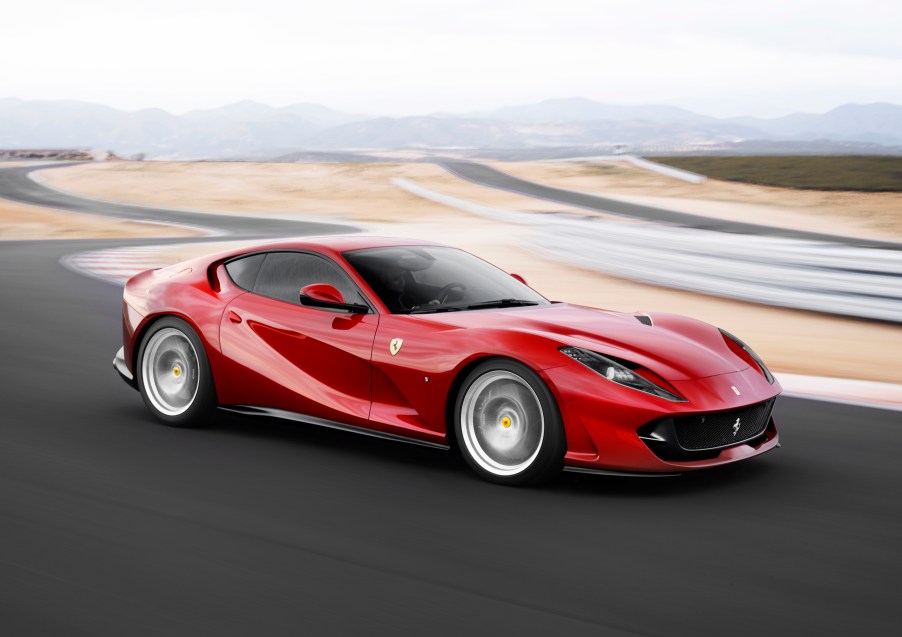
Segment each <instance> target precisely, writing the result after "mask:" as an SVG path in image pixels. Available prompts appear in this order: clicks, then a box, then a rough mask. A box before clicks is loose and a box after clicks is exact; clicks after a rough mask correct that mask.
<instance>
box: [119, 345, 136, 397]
mask: <svg viewBox="0 0 902 637" xmlns="http://www.w3.org/2000/svg"><path fill="white" fill-rule="evenodd" d="M113 369H115V370H116V371H117V372H118V373H119V376H121V377H122V380H124V381H125V382H126V383H128V384H129V385H130V386H131V387H132V389H138V383H137V382H136V381H135V377H134V375H133V374H132V373H131V372H130V371H129V369H128V365H126V364H125V348H124V347H120V348H119V351H118V352H116V356H114V357H113Z"/></svg>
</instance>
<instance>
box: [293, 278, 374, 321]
mask: <svg viewBox="0 0 902 637" xmlns="http://www.w3.org/2000/svg"><path fill="white" fill-rule="evenodd" d="M300 300H301V305H306V306H308V307H322V308H326V309H330V310H346V311H348V312H351V313H352V314H366V313H367V312H369V311H370V308H368V307H367V306H366V305H361V304H359V303H345V297H343V296H342V294H341V292H339V291H338V288H336V287H335V286H334V285H329V284H328V283H314V284H312V285H306V286H304V287H302V288H301V294H300Z"/></svg>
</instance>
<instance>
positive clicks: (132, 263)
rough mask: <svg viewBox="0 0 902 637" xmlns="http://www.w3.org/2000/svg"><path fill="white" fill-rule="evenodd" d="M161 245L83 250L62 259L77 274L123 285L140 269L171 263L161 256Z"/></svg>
mask: <svg viewBox="0 0 902 637" xmlns="http://www.w3.org/2000/svg"><path fill="white" fill-rule="evenodd" d="M162 247H163V246H142V247H136V248H111V249H109V250H94V251H91V252H80V253H78V254H70V255H69V256H66V257H63V258H62V259H60V263H62V264H63V266H65V267H66V268H68V269H69V270H72V271H73V272H77V273H78V274H83V275H85V276H89V277H92V278H95V279H100V280H101V281H106V282H107V283H114V284H116V285H124V284H125V282H126V281H128V280H129V279H130V278H131V277H133V276H134V275H136V274H138V273H139V272H144V270H151V269H154V268H165V267H166V266H168V265H171V264H170V263H169V262H167V261H166V260H165V259H163V258H162V257H161V256H160V250H161V249H162Z"/></svg>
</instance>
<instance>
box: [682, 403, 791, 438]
mask: <svg viewBox="0 0 902 637" xmlns="http://www.w3.org/2000/svg"><path fill="white" fill-rule="evenodd" d="M773 407H774V400H773V399H771V400H768V401H766V402H763V403H758V404H757V405H751V406H750V407H743V408H742V409H733V410H730V411H719V412H713V413H708V414H693V415H691V416H678V417H676V418H674V419H673V423H674V430H675V431H676V437H677V442H679V444H680V446H681V447H682V448H683V449H686V450H690V451H702V450H705V449H720V448H722V447H730V446H732V445H736V444H739V443H742V442H745V441H747V440H751V439H752V438H755V437H757V436H759V435H761V433H762V432H763V431H764V429H765V428H766V427H767V423H768V421H770V412H771V410H772V409H773Z"/></svg>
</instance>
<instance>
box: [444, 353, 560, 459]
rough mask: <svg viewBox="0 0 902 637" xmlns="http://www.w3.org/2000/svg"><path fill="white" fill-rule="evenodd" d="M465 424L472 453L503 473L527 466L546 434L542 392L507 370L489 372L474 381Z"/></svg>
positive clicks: (463, 418) (464, 407)
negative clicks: (539, 393)
mask: <svg viewBox="0 0 902 637" xmlns="http://www.w3.org/2000/svg"><path fill="white" fill-rule="evenodd" d="M460 424H461V432H462V434H463V443H464V444H465V445H466V447H467V450H468V451H469V452H470V456H471V457H472V458H473V459H474V460H475V461H476V462H477V463H478V464H479V466H480V467H482V468H483V469H485V470H486V471H488V472H490V473H493V474H495V475H497V476H511V475H516V474H518V473H520V472H522V471H524V470H525V469H527V468H528V467H529V466H530V465H531V464H532V463H533V461H534V460H535V459H536V456H538V455H539V450H540V449H541V448H542V441H543V440H544V438H545V416H544V414H543V412H542V405H541V403H540V402H539V397H538V396H537V395H536V392H535V391H533V388H532V387H530V385H529V383H527V382H526V381H525V380H524V379H523V378H521V377H520V376H518V375H517V374H515V373H513V372H509V371H505V370H495V371H490V372H486V373H485V374H483V375H482V376H480V377H479V378H477V379H476V380H475V381H474V382H473V384H471V385H470V387H469V388H468V389H467V393H466V394H465V395H464V398H463V401H462V403H461V407H460Z"/></svg>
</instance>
